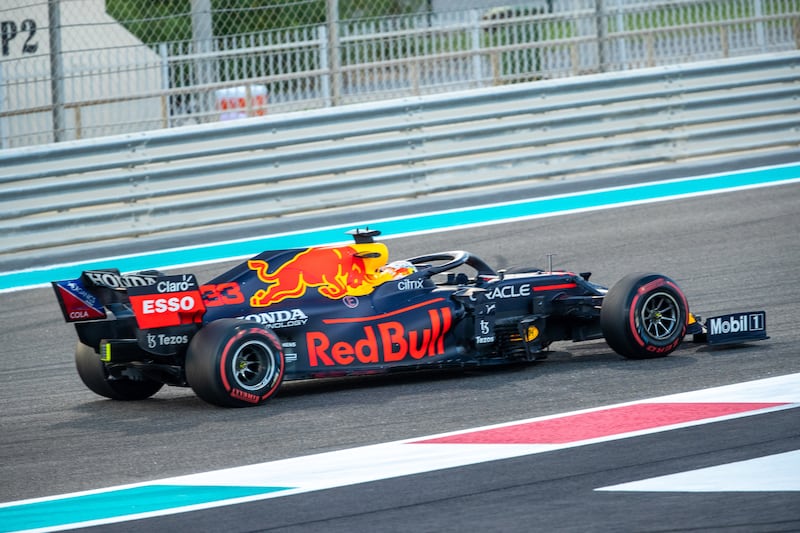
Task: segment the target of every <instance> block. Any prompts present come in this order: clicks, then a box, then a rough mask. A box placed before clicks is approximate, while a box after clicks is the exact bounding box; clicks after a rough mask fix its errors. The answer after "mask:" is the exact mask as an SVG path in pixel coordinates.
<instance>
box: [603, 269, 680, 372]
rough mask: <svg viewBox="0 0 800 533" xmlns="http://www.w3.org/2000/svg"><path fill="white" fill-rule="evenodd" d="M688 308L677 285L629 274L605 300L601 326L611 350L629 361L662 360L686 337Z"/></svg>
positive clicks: (662, 278)
mask: <svg viewBox="0 0 800 533" xmlns="http://www.w3.org/2000/svg"><path fill="white" fill-rule="evenodd" d="M688 316H689V308H688V305H687V303H686V297H685V296H684V295H683V292H682V291H681V290H680V288H678V285H677V284H676V283H675V282H674V281H673V280H671V279H670V278H668V277H666V276H662V275H661V274H653V273H649V274H630V275H628V276H626V277H624V278H622V280H620V281H619V283H617V284H616V285H614V286H613V287H612V288H611V289H610V290H609V291H608V294H606V296H605V298H604V299H603V306H602V308H601V309H600V326H601V328H602V331H603V336H604V337H605V339H606V342H607V343H608V345H609V346H611V348H612V349H613V350H614V351H615V352H617V353H618V354H620V355H622V356H623V357H627V358H628V359H647V358H652V357H663V356H666V355H669V354H670V353H672V352H673V351H674V350H675V349H676V348H677V347H678V345H680V343H681V341H682V340H683V337H684V335H685V334H686V324H687V321H688Z"/></svg>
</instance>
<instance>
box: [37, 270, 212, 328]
mask: <svg viewBox="0 0 800 533" xmlns="http://www.w3.org/2000/svg"><path fill="white" fill-rule="evenodd" d="M52 286H53V290H54V291H55V294H56V299H57V300H58V303H59V305H60V306H61V313H62V314H63V315H64V320H66V321H67V322H88V321H93V320H105V319H107V318H109V315H110V314H112V315H113V316H114V317H117V318H119V317H123V316H128V317H129V316H135V317H136V322H137V323H138V325H139V328H141V329H152V328H162V327H170V326H178V325H183V324H191V323H196V322H201V321H202V317H203V314H204V313H205V310H206V307H205V304H204V303H203V297H202V294H201V288H200V286H199V285H198V283H197V279H196V278H195V276H194V274H180V275H177V276H165V275H163V274H161V273H160V272H136V273H132V274H120V272H119V271H118V270H116V269H108V270H87V271H84V272H83V273H82V274H81V276H80V277H79V278H77V279H68V280H61V281H53V282H52Z"/></svg>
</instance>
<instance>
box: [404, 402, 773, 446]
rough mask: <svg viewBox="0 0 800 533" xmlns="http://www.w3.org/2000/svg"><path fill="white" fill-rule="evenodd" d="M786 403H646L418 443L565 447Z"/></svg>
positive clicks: (419, 442)
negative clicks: (548, 445)
mask: <svg viewBox="0 0 800 533" xmlns="http://www.w3.org/2000/svg"><path fill="white" fill-rule="evenodd" d="M780 405H786V404H785V403H643V404H635V405H627V406H622V407H613V408H610V409H604V410H600V411H593V412H590V413H580V414H576V415H569V416H564V417H559V418H551V419H548V420H538V421H533V422H525V423H522V424H514V425H510V426H504V427H499V428H492V429H485V430H479V431H473V432H469V433H461V434H458V435H450V436H446V437H438V438H434V439H427V440H421V441H415V443H418V444H565V443H569V442H577V441H582V440H588V439H596V438H600V437H608V436H611V435H619V434H622V433H629V432H632V431H642V430H646V429H653V428H658V427H663V426H670V425H673V424H683V423H687V422H695V421H699V420H705V419H710V418H717V417H720V416H727V415H733V414H738V413H744V412H747V411H757V410H759V409H767V408H770V407H777V406H780Z"/></svg>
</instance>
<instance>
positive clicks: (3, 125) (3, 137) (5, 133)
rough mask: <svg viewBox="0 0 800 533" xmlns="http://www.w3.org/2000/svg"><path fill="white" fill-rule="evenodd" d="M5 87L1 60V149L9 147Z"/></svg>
mask: <svg viewBox="0 0 800 533" xmlns="http://www.w3.org/2000/svg"><path fill="white" fill-rule="evenodd" d="M4 87H5V84H4V83H3V62H2V61H0V150H4V149H6V148H8V127H7V125H6V117H4V116H2V113H3V110H4V109H5V107H6V103H5V90H4Z"/></svg>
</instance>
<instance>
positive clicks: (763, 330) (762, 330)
mask: <svg viewBox="0 0 800 533" xmlns="http://www.w3.org/2000/svg"><path fill="white" fill-rule="evenodd" d="M706 328H707V330H708V343H709V344H735V343H740V342H747V341H755V340H762V339H766V338H767V314H766V312H764V311H749V312H746V313H732V314H730V315H722V316H716V317H713V318H710V319H708V322H706Z"/></svg>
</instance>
